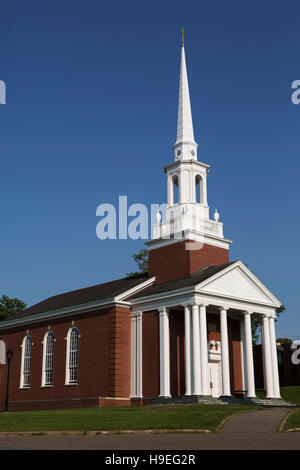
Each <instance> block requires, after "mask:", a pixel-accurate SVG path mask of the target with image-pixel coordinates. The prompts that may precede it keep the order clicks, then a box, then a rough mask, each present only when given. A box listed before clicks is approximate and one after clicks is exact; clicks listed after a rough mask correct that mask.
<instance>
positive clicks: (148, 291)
mask: <svg viewBox="0 0 300 470" xmlns="http://www.w3.org/2000/svg"><path fill="white" fill-rule="evenodd" d="M235 262H236V261H232V262H231V263H226V264H221V265H218V266H205V267H203V268H201V269H199V270H198V271H196V272H195V273H193V274H191V275H190V276H188V277H183V278H180V279H173V280H171V281H166V282H162V283H158V284H152V285H151V286H147V285H146V286H144V287H143V286H142V284H143V283H145V281H147V280H149V281H150V279H151V278H152V277H151V276H149V274H148V273H144V274H138V275H135V276H128V277H124V278H122V279H117V280H114V281H110V282H105V283H103V284H97V285H95V286H91V287H85V288H83V289H77V290H73V291H69V292H65V293H63V294H59V295H54V296H52V297H49V298H48V299H46V300H43V301H42V302H39V303H37V304H35V305H32V306H31V307H29V308H27V309H26V310H23V311H22V312H18V313H15V314H13V315H11V316H10V317H9V318H7V319H5V320H4V321H3V325H4V323H5V325H6V324H7V323H9V322H12V321H14V320H17V319H22V318H24V319H25V318H26V317H32V316H34V315H41V314H43V313H44V314H45V316H46V314H47V313H48V312H53V311H56V310H60V309H64V308H68V307H69V308H71V307H77V306H80V305H85V304H88V303H89V302H96V301H104V300H106V299H112V301H113V299H114V300H115V301H116V300H117V299H116V297H117V296H119V295H121V294H124V293H126V292H127V291H130V290H131V289H134V288H135V287H137V288H138V286H139V284H141V290H140V291H138V292H135V293H134V294H132V295H128V297H127V298H126V300H127V301H128V300H129V301H130V300H131V299H138V298H140V297H147V296H151V295H155V294H159V293H162V292H168V291H174V290H177V289H182V288H185V287H189V286H193V285H196V284H199V283H200V282H203V281H205V280H206V279H208V278H210V277H211V276H213V275H214V274H217V273H218V272H220V271H222V270H223V269H225V268H227V267H228V266H230V265H231V264H233V263H235ZM128 294H130V292H128ZM1 323H2V322H1ZM0 325H1V324H0Z"/></svg>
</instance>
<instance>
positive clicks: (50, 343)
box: [42, 331, 54, 386]
mask: <svg viewBox="0 0 300 470" xmlns="http://www.w3.org/2000/svg"><path fill="white" fill-rule="evenodd" d="M53 363H54V334H53V333H52V331H48V333H46V335H45V337H44V358H43V378H42V385H44V386H47V385H48V386H49V385H53Z"/></svg>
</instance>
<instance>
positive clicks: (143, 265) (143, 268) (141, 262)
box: [127, 248, 148, 276]
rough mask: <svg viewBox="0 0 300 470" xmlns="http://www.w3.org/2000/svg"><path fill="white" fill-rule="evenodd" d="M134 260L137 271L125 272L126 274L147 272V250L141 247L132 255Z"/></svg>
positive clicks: (132, 274) (133, 274)
mask: <svg viewBox="0 0 300 470" xmlns="http://www.w3.org/2000/svg"><path fill="white" fill-rule="evenodd" d="M132 257H133V259H134V261H135V262H136V264H137V265H138V269H139V270H138V271H136V272H133V273H127V276H135V275H136V274H143V273H147V272H148V250H147V249H146V248H142V249H141V250H140V251H139V252H138V253H134V254H133V255H132Z"/></svg>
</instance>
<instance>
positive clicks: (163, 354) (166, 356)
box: [158, 307, 171, 398]
mask: <svg viewBox="0 0 300 470" xmlns="http://www.w3.org/2000/svg"><path fill="white" fill-rule="evenodd" d="M158 311H159V364H160V394H159V396H160V397H168V398H169V397H170V396H171V394H170V332H169V313H168V311H167V309H166V308H165V307H162V308H160V309H158Z"/></svg>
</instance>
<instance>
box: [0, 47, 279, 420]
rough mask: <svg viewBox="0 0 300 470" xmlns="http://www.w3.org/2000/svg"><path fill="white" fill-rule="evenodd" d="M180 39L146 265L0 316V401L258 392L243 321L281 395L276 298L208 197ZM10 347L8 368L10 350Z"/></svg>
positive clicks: (271, 388) (197, 397)
mask: <svg viewBox="0 0 300 470" xmlns="http://www.w3.org/2000/svg"><path fill="white" fill-rule="evenodd" d="M197 147H198V145H197V143H196V142H195V139H194V131H193V122H192V113H191V105H190V95H189V86H188V76H187V68H186V60H185V48H184V44H183V43H182V47H181V65H180V85H179V104H178V126H177V139H176V142H175V144H174V146H173V149H174V160H173V162H171V163H169V164H168V165H167V166H166V167H165V169H164V171H165V175H166V186H167V209H166V217H164V218H163V219H162V218H161V214H160V213H158V214H157V224H156V225H155V226H154V228H153V231H154V236H153V238H152V239H151V240H150V241H148V242H146V245H147V248H148V254H149V270H148V272H147V273H145V274H140V275H136V276H131V277H130V276H129V277H125V278H123V279H118V280H114V281H111V282H107V283H104V284H100V285H95V286H92V287H88V288H83V289H79V290H75V291H71V292H66V293H63V294H60V295H55V296H53V297H50V298H48V299H46V300H44V301H42V302H40V303H38V304H36V305H33V306H31V307H29V308H27V309H26V310H24V311H23V312H20V313H16V314H14V315H12V316H10V317H9V318H8V319H6V320H4V321H2V322H1V323H0V405H1V411H2V410H3V408H4V405H5V399H6V397H7V395H6V386H7V379H8V370H9V371H10V376H9V389H8V396H9V409H10V410H36V409H58V408H75V407H99V406H112V405H130V404H133V405H136V404H140V405H142V404H148V403H158V402H160V403H169V402H172V401H174V402H176V400H177V401H179V400H181V401H184V400H186V401H187V402H193V401H195V402H201V400H203V401H204V400H205V402H206V401H208V402H209V400H211V401H216V400H219V399H221V400H226V399H228V398H229V397H237V396H245V397H246V398H248V399H255V374H254V363H253V350H252V331H251V319H252V318H259V319H260V320H261V324H262V350H263V354H262V357H263V372H264V374H263V375H264V388H265V394H266V398H267V399H280V389H279V379H278V365H277V351H276V335H275V318H276V309H277V308H278V307H280V306H281V302H280V301H279V300H278V299H277V298H276V297H275V296H274V295H273V294H272V293H271V291H270V290H269V289H268V288H267V287H266V286H265V285H264V284H263V283H262V282H261V281H260V280H259V279H258V278H257V277H256V276H255V275H254V274H253V272H252V271H251V270H250V269H249V268H248V267H247V266H246V265H245V264H244V263H243V262H242V261H241V260H236V261H234V260H230V258H229V249H230V245H231V241H230V240H228V239H226V238H224V235H223V224H222V223H221V222H220V221H219V214H218V212H217V211H215V213H214V215H213V217H212V218H210V210H209V206H208V201H207V183H208V181H207V177H208V171H209V165H208V164H207V163H203V162H201V161H199V160H198V157H197ZM8 351H12V358H11V361H10V367H8V360H7V352H8Z"/></svg>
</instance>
